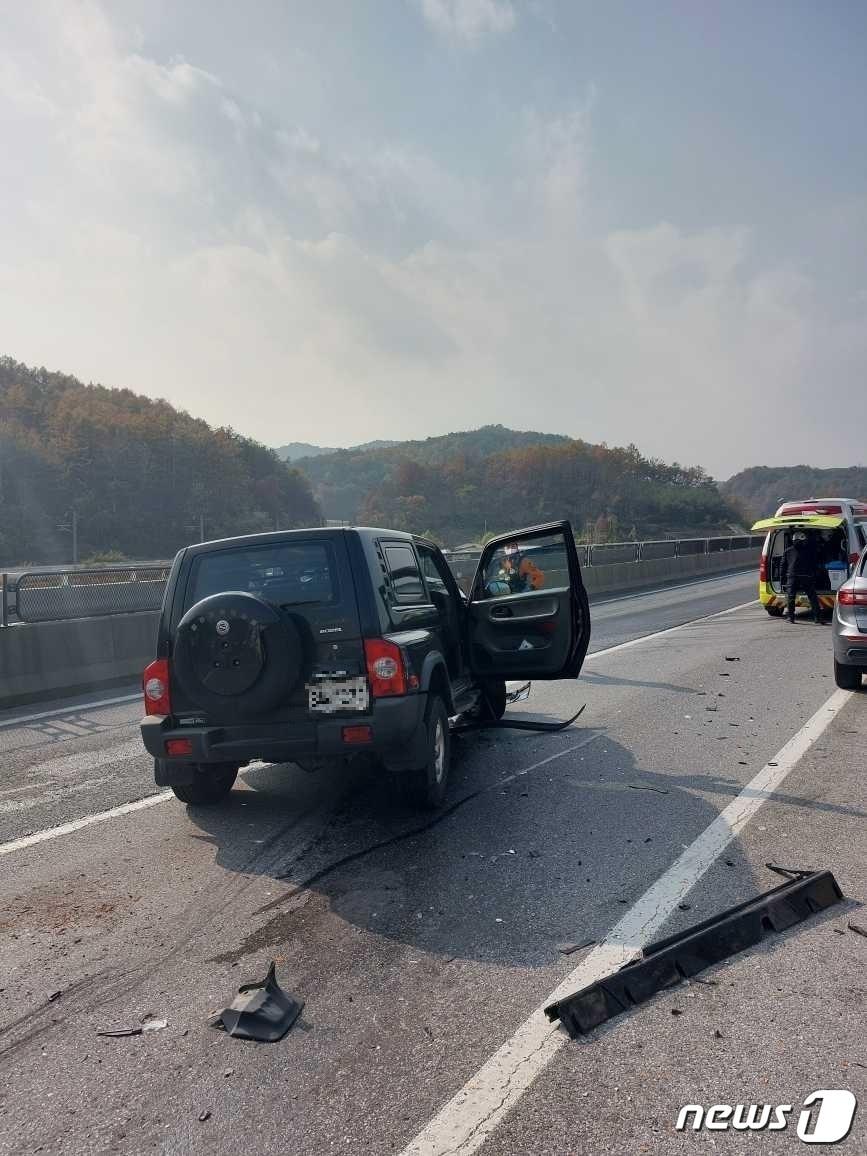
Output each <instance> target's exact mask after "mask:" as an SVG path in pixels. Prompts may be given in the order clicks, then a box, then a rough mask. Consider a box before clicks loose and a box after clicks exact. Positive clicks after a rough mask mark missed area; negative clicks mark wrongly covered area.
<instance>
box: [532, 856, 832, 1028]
mask: <svg viewBox="0 0 867 1156" xmlns="http://www.w3.org/2000/svg"><path fill="white" fill-rule="evenodd" d="M842 898H843V893H842V891H841V890H840V888H839V886H838V885H837V881H836V879H835V878H834V876H833V875H832V874H831V872H830V871H810V872H804V873H801V874H799V875H798V877H797V878H795V879H789V880H787V881H786V882H785V883H781V884H780V886H779V887H775V888H774V889H773V890H772V891H766V892H765V893H764V894H762V895H758V896H756V897H755V898H754V899H749V900H747V902H746V903H741V904H739V905H738V906H737V907H731V908H729V909H728V910H727V911H723V912H721V913H720V914H719V915H715V916H713V917H712V918H710V919H706V920H704V922H702V923H697V924H695V925H694V926H693V927H688V928H687V929H686V930H685V931H681V932H679V933H678V934H677V935H672V936H669V938H667V939H660V940H658V941H657V942H656V943H653V944H650V946H648V947H647V948H646V949H645V951H644V954H643V957H642V958H641V959H637V960H635V961H634V962H632V963H628V964H626V965H625V966H624V967H622V968H621V969H620V970H619V971H617V972H615V973H614V974H613V975H610V976H608V977H606V978H605V979H602V980H599V981H598V982H597V983H594V984H591V985H590V986H589V987H585V988H583V989H582V990H581V991H577V992H575V993H574V994H573V995H568V996H565V997H564V998H563V999H560V1000H557V1001H556V1002H555V1003H552V1004H549V1005H548V1007H546V1008H545V1015H546V1016H547V1017H548V1019H549V1020H556V1019H559V1020H560V1021H561V1023H562V1024H563V1026H564V1027H565V1028H566V1030H567V1031H568V1033H569V1035H570V1036H571V1037H572V1038H573V1039H576V1038H577V1037H578V1036H581V1035H586V1034H587V1032H591V1031H592V1030H593V1029H594V1028H597V1027H599V1025H600V1024H603V1023H605V1022H606V1021H607V1020H610V1019H613V1018H614V1017H615V1016H617V1015H620V1013H621V1012H625V1011H628V1010H629V1009H630V1008H632V1007H635V1006H637V1005H638V1004H641V1003H644V1002H645V1001H646V1000H649V999H650V997H651V996H653V995H656V994H657V992H660V991H664V990H666V989H667V988H671V987H675V986H676V985H677V984H679V983H680V982H681V981H682V980H684V979H689V978H690V977H691V976H694V975H696V974H697V973H698V972H700V971H703V970H704V969H705V968H706V967H711V966H712V965H713V964H715V963H720V962H721V961H722V960H723V959H727V958H728V957H729V956H731V955H736V954H737V953H738V952H739V951H744V950H745V949H746V948H748V947H754V946H755V944H757V943H760V942H761V941H762V940H763V939H765V938H766V936H768V935H769V934H770V933H771V932H774V931H776V932H781V931H786V930H787V929H788V928H790V927H793V926H794V925H795V924H796V923H801V922H802V921H803V920H805V919H807V918H809V916H811V915H813V914H815V913H816V912H817V911H823V910H824V909H825V908H826V907H831V906H832V905H833V904H835V903H838V902H839V901H840V900H841V899H842Z"/></svg>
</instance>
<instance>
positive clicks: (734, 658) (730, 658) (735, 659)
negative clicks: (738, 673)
mask: <svg viewBox="0 0 867 1156" xmlns="http://www.w3.org/2000/svg"><path fill="white" fill-rule="evenodd" d="M725 659H726V662H740V659H739V658H738V656H737V655H736V654H735V655H731V654H727V655H726V656H725Z"/></svg>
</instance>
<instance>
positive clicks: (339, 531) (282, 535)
mask: <svg viewBox="0 0 867 1156" xmlns="http://www.w3.org/2000/svg"><path fill="white" fill-rule="evenodd" d="M343 534H358V535H359V536H361V537H367V538H381V537H388V538H400V539H404V540H406V541H407V542H411V541H413V540H414V539H417V538H419V535H417V534H408V533H407V532H406V531H405V530H386V529H383V528H379V527H376V526H310V527H306V528H299V529H295V530H267V531H266V532H265V533H261V534H240V535H238V536H237V537H235V538H213V539H211V540H210V541H207V542H195V543H192V544H191V545H189V546H187V547H186V550H187V551H188V552H189V553H191V554H199V553H202V552H203V551H207V550H210V549H212V548H213V547H215V546H219V547H221V548H222V547H224V546H225V547H227V548H228V547H235V548H237V547H239V546H247V545H250V546H263V545H266V544H267V543H269V542H285V541H286V540H287V539H288V540H290V541H291V540H292V539H293V538H336V537H338V536H339V535H343Z"/></svg>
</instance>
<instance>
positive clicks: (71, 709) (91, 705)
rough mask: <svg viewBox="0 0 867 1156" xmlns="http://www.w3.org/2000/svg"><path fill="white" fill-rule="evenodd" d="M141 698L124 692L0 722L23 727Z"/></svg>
mask: <svg viewBox="0 0 867 1156" xmlns="http://www.w3.org/2000/svg"><path fill="white" fill-rule="evenodd" d="M137 699H141V694H124V695H121V696H120V698H104V699H102V701H101V702H81V703H79V704H78V706H65V707H60V708H57V709H55V710H42V711H40V712H39V713H38V714H25V715H19V716H18V717H17V718H7V719H3V721H2V722H0V728H2V727H23V726H26V725H27V723H30V722H36V721H37V720H38V719H43V718H59V717H60V716H61V715H74V714H78V713H79V711H83V710H96V709H98V708H99V707H101V706H117V704H118V703H119V702H135V701H136V700H137Z"/></svg>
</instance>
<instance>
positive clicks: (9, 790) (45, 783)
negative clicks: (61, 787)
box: [0, 779, 58, 796]
mask: <svg viewBox="0 0 867 1156" xmlns="http://www.w3.org/2000/svg"><path fill="white" fill-rule="evenodd" d="M57 781H58V780H57V779H40V780H39V782H38V783H25V784H24V786H23V787H6V788H5V789H4V790H2V791H0V796H3V795H20V794H21V792H22V791H38V790H39V789H40V787H53V786H54V784H55V783H56V782H57Z"/></svg>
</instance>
